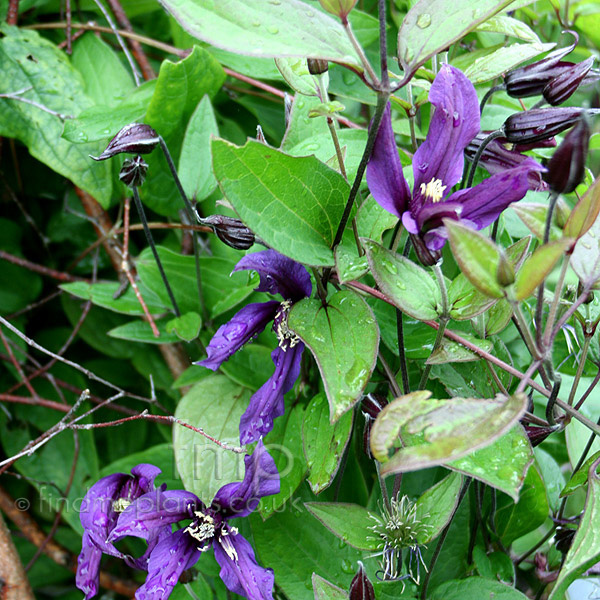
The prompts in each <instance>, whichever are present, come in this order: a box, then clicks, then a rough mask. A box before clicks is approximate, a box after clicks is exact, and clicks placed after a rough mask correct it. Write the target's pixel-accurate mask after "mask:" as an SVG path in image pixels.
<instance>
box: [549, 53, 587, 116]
mask: <svg viewBox="0 0 600 600" xmlns="http://www.w3.org/2000/svg"><path fill="white" fill-rule="evenodd" d="M593 64H594V57H593V56H590V58H588V59H587V60H584V61H583V62H580V63H579V64H576V65H573V66H572V67H571V68H569V69H567V70H565V71H564V72H563V73H561V74H560V75H558V76H557V77H554V78H553V79H551V80H550V81H549V82H548V84H547V85H546V86H545V87H544V89H543V91H542V94H543V96H544V99H545V100H546V102H547V103H548V104H550V105H551V106H557V105H559V104H562V103H563V102H564V101H565V100H567V99H568V98H569V97H570V96H572V95H573V94H574V93H575V92H576V91H577V88H578V87H579V86H580V85H581V83H582V81H583V79H584V78H585V77H586V75H587V74H588V72H589V70H590V69H591V68H592V65H593Z"/></svg>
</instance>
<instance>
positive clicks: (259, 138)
mask: <svg viewBox="0 0 600 600" xmlns="http://www.w3.org/2000/svg"><path fill="white" fill-rule="evenodd" d="M256 140H257V141H258V142H260V143H261V144H265V145H266V143H267V139H266V138H265V134H264V132H263V129H262V127H261V126H260V125H257V126H256Z"/></svg>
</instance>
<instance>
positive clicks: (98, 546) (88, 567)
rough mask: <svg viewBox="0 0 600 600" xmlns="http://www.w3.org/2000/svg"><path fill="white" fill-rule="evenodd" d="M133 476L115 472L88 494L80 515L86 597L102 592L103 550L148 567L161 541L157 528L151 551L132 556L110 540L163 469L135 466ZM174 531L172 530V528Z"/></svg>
mask: <svg viewBox="0 0 600 600" xmlns="http://www.w3.org/2000/svg"><path fill="white" fill-rule="evenodd" d="M131 473H132V474H131V475H127V474H126V473H114V474H113V475H108V476H107V477H103V478H102V479H100V480H99V481H97V482H96V483H95V484H94V485H93V486H92V487H91V488H90V489H89V490H88V493H87V494H86V495H85V498H84V499H83V504H82V506H81V513H80V515H79V518H80V519H81V524H82V525H83V529H84V532H83V540H82V547H81V553H80V554H79V558H78V559H77V576H76V584H77V587H78V588H79V589H80V590H81V591H82V592H83V593H84V594H85V597H86V600H87V599H88V598H91V597H93V596H95V595H96V593H97V592H98V572H99V570H100V558H101V557H102V553H104V554H110V555H111V556H116V557H118V558H122V559H124V560H125V562H127V564H129V565H130V566H132V567H135V568H137V569H142V570H147V561H148V556H149V554H150V551H151V550H152V548H153V547H154V546H155V545H156V544H157V542H158V540H159V538H160V535H161V533H165V531H164V528H163V530H162V532H161V529H160V528H157V529H156V530H155V531H154V532H153V535H152V536H151V537H150V538H148V550H147V551H146V552H145V553H144V555H143V556H141V557H140V558H137V559H135V558H132V557H130V556H126V555H124V554H123V553H122V552H120V551H119V550H117V549H116V548H115V546H114V545H113V544H112V542H111V541H109V537H110V534H111V533H112V531H113V530H114V528H115V526H116V524H117V520H118V518H119V515H120V514H121V513H122V512H123V511H124V510H125V509H126V508H127V507H128V506H129V505H130V504H131V503H132V502H133V501H134V500H136V499H137V498H139V497H140V496H142V495H144V494H147V493H151V492H152V491H153V490H155V486H154V479H155V478H156V476H157V475H158V474H159V473H160V469H159V468H158V467H155V466H154V465H148V464H141V465H137V466H136V467H133V469H131ZM169 531H170V529H169Z"/></svg>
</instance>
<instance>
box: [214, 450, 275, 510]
mask: <svg viewBox="0 0 600 600" xmlns="http://www.w3.org/2000/svg"><path fill="white" fill-rule="evenodd" d="M244 464H245V466H246V473H245V475H244V480H243V481H241V482H239V483H228V484H227V485H224V486H223V487H222V488H221V489H220V490H219V491H218V492H217V493H216V495H215V498H214V500H213V504H212V508H213V509H214V510H218V511H219V512H220V513H221V514H223V515H224V516H225V518H231V517H247V516H248V515H249V514H250V513H251V512H252V511H253V510H254V509H255V508H256V507H257V506H258V503H259V501H260V499H261V498H263V497H264V496H271V495H273V494H278V493H279V472H278V471H277V467H276V466H275V461H274V460H273V458H272V457H271V455H270V454H269V453H268V452H267V449H266V448H265V447H264V444H263V442H262V440H259V442H258V444H257V445H256V448H255V449H254V452H253V453H252V454H251V455H247V456H246V457H244Z"/></svg>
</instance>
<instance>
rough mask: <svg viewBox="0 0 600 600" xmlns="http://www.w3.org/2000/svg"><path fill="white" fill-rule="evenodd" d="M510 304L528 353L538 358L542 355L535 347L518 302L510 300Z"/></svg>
mask: <svg viewBox="0 0 600 600" xmlns="http://www.w3.org/2000/svg"><path fill="white" fill-rule="evenodd" d="M511 304H512V307H513V314H514V315H515V319H516V320H517V323H518V324H519V329H520V330H521V333H522V334H523V341H524V342H525V345H526V346H527V349H528V350H529V353H530V354H531V356H532V357H533V358H534V359H535V360H540V359H541V358H542V357H541V355H540V352H539V350H538V348H537V345H536V343H535V340H534V339H533V336H532V335H531V331H530V330H529V326H528V325H527V321H526V320H525V316H524V315H523V311H522V310H521V307H520V306H519V303H518V302H516V301H514V300H512V301H511Z"/></svg>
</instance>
